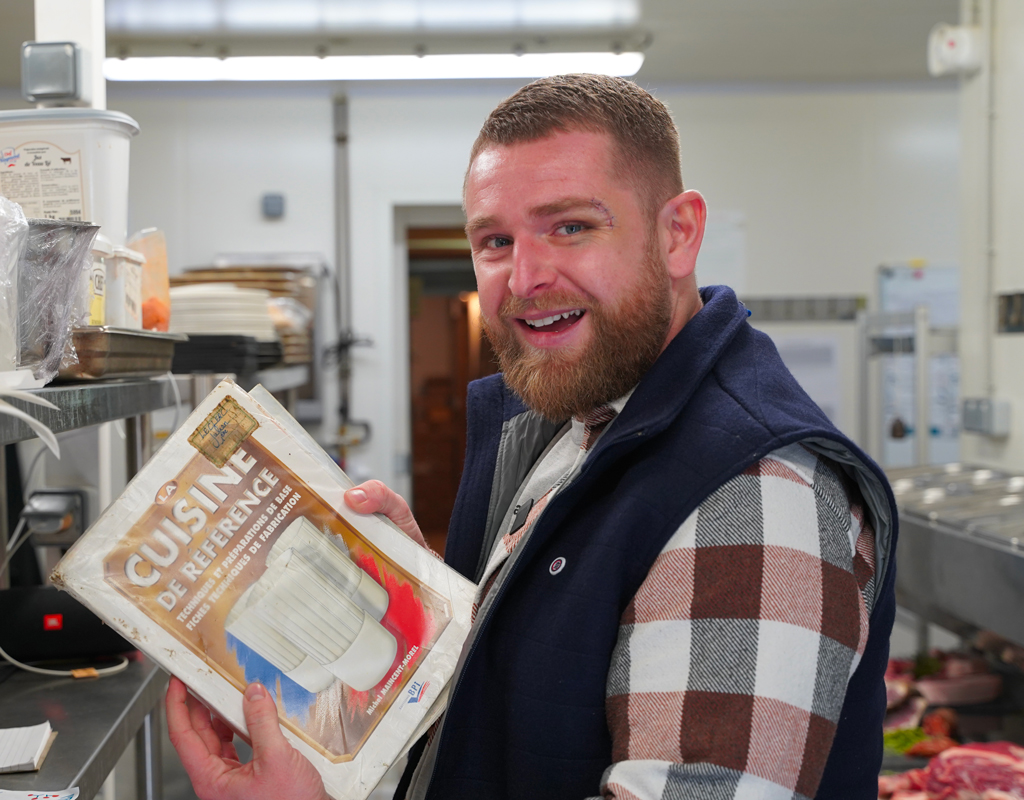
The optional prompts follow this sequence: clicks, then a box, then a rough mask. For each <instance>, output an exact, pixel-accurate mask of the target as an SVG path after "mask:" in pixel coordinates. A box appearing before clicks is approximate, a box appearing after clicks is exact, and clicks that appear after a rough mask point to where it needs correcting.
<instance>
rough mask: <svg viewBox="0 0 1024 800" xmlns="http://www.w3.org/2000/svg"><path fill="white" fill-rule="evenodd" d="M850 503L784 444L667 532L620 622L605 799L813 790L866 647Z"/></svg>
mask: <svg viewBox="0 0 1024 800" xmlns="http://www.w3.org/2000/svg"><path fill="white" fill-rule="evenodd" d="M861 503H862V500H861V497H860V494H859V492H858V491H857V489H856V488H855V487H853V486H852V485H851V484H850V483H848V482H847V481H846V479H845V477H844V476H843V474H842V472H841V470H839V469H838V468H837V467H836V466H835V465H834V464H832V463H831V462H829V461H827V460H825V459H823V458H819V457H817V456H816V455H815V454H813V453H812V452H810V451H809V450H807V449H805V448H803V447H801V446H800V445H791V446H789V447H785V448H782V449H780V450H777V451H775V452H774V453H771V454H770V455H769V456H767V457H766V458H764V459H763V460H761V461H760V462H758V463H757V464H755V465H753V466H752V467H751V468H749V469H747V470H746V471H745V472H744V473H743V474H741V475H739V476H737V477H736V478H734V479H732V480H731V481H729V482H727V483H726V484H724V485H723V486H722V487H720V488H719V489H718V490H717V491H716V492H715V493H713V494H712V495H711V496H709V497H708V498H707V499H706V500H705V501H704V502H703V503H702V504H701V505H700V506H699V507H698V509H697V510H696V511H695V512H694V513H693V514H692V515H690V517H689V518H688V519H687V520H686V521H685V522H684V523H683V524H682V526H681V527H680V528H679V530H678V531H677V532H676V533H675V535H673V537H672V538H671V539H670V540H669V542H668V543H667V544H666V545H665V547H664V549H663V550H662V552H661V553H660V555H659V556H658V558H657V559H656V560H655V562H654V564H653V566H652V567H651V570H650V572H649V573H648V576H647V578H646V580H645V581H644V583H643V584H642V585H641V587H640V589H639V591H638V592H637V593H636V595H635V596H634V598H633V601H632V603H631V604H630V606H629V607H628V608H627V610H626V612H625V614H624V615H623V617H622V620H621V628H620V633H619V639H618V644H617V646H616V648H615V652H614V654H613V656H612V661H611V666H610V670H609V674H608V688H607V693H608V694H607V696H608V701H607V715H608V725H609V729H610V731H611V735H612V743H613V744H612V746H613V759H614V763H612V764H611V766H609V768H608V769H607V770H606V771H605V774H604V776H603V781H602V786H601V792H602V794H603V796H604V797H605V798H619V800H627V799H628V800H633V799H634V798H643V799H644V800H646V799H647V798H664V799H665V800H668V799H669V798H680V799H681V798H699V800H718V799H719V798H723V799H724V798H732V799H734V800H745V799H747V798H758V800H775V798H794V797H797V798H800V797H808V798H809V797H813V796H814V794H815V792H816V790H817V786H818V783H819V781H820V779H821V775H822V772H823V770H824V768H825V762H826V759H827V758H828V753H829V749H830V747H831V744H832V738H833V735H834V733H835V729H836V723H837V721H838V718H839V713H840V710H841V709H842V706H843V699H844V697H845V693H846V686H847V683H848V681H849V678H850V676H851V675H852V674H853V671H854V670H855V669H856V668H857V665H858V663H859V660H860V657H861V655H862V654H863V652H864V647H865V644H866V642H867V637H868V617H869V614H870V611H871V608H870V603H871V601H870V598H871V597H872V596H873V583H874V573H875V569H874V561H875V555H874V538H875V537H874V532H873V531H872V529H871V527H870V525H868V524H867V523H866V522H865V519H864V513H863V508H862V505H861Z"/></svg>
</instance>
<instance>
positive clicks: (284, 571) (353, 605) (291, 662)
mask: <svg viewBox="0 0 1024 800" xmlns="http://www.w3.org/2000/svg"><path fill="white" fill-rule="evenodd" d="M333 538H335V537H331V539H333ZM387 605H388V596H387V592H386V591H384V589H383V588H382V587H381V586H380V585H379V584H377V583H376V581H374V580H373V579H372V578H370V576H369V575H367V574H366V573H365V572H363V570H361V569H360V568H359V567H357V566H356V565H355V564H354V563H353V562H352V560H351V559H350V558H349V557H348V555H347V554H346V553H345V552H344V551H342V549H341V548H340V547H337V546H335V545H334V544H331V543H330V540H329V539H328V537H326V536H324V535H323V534H321V533H320V532H319V531H318V530H317V529H316V528H315V527H314V526H313V525H312V524H310V523H309V522H308V521H307V520H306V519H305V518H300V519H299V520H297V521H296V522H294V523H292V524H291V525H290V526H289V527H288V529H287V530H285V532H284V533H283V534H282V535H281V537H280V538H279V539H278V541H277V542H276V543H275V545H274V547H273V548H272V549H271V551H270V553H269V555H268V556H267V569H266V571H265V572H264V573H263V575H262V576H260V578H259V580H257V581H256V582H255V583H254V584H253V585H252V586H251V587H250V588H249V589H248V590H247V591H246V592H245V593H244V594H243V595H242V596H241V597H240V598H239V599H238V601H237V602H236V603H235V606H234V607H233V608H232V610H231V612H230V613H229V615H228V620H227V625H226V626H225V629H226V630H227V631H228V632H229V633H231V634H232V635H233V636H236V637H237V638H238V639H239V640H240V641H242V642H243V643H244V644H246V645H247V646H248V647H250V648H251V649H252V650H254V651H256V652H257V653H259V654H260V655H261V656H263V658H265V659H266V660H267V661H269V662H270V663H271V664H273V665H274V666H276V667H277V668H278V669H280V670H281V671H282V672H284V674H285V675H287V676H288V677H290V678H292V679H293V680H295V681H296V683H298V684H299V685H300V686H302V687H303V688H305V689H307V690H308V691H314V692H315V691H322V690H323V689H324V688H326V687H327V686H329V685H330V683H331V682H332V681H327V682H326V684H325V680H326V676H325V675H324V673H327V674H329V675H331V676H333V677H336V678H338V679H339V680H341V681H343V682H344V683H346V684H347V685H348V686H350V687H351V688H352V689H355V690H356V691H360V692H365V691H368V690H370V689H372V688H373V687H374V686H376V685H377V684H378V683H379V682H380V681H381V680H382V679H383V678H384V676H385V675H387V672H388V670H389V669H390V668H391V664H392V663H393V662H394V659H395V654H396V653H397V652H398V642H397V641H396V640H395V637H394V636H392V635H391V633H389V632H388V631H387V630H386V629H385V628H384V627H383V626H382V625H381V624H380V622H379V621H378V620H379V619H380V618H381V617H383V616H384V612H385V611H386V610H387ZM299 656H302V658H301V659H300V658H298V657H299ZM306 657H308V658H310V659H312V661H313V662H315V663H314V664H308V663H306V660H305V659H306ZM318 668H319V669H318ZM293 676H294V677H293ZM316 687H320V688H316Z"/></svg>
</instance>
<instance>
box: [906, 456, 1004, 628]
mask: <svg viewBox="0 0 1024 800" xmlns="http://www.w3.org/2000/svg"><path fill="white" fill-rule="evenodd" d="M890 479H891V480H892V485H893V491H894V492H895V494H896V502H897V505H898V507H899V512H900V536H899V546H898V550H897V556H896V558H897V561H896V565H897V569H896V600H897V602H898V603H899V604H900V605H901V606H903V607H904V608H906V609H908V610H910V611H913V612H915V613H916V614H919V615H920V616H922V617H924V618H925V619H928V620H930V621H931V622H934V623H936V624H938V625H941V626H943V627H944V628H947V629H949V630H952V631H954V632H957V633H961V634H965V633H968V634H969V632H970V630H971V629H984V630H989V631H993V632H994V633H997V634H999V635H1000V636H1003V637H1005V638H1006V639H1009V640H1010V641H1012V642H1014V643H1016V644H1018V645H1024V613H1021V609H1024V476H1020V475H1016V474H1011V473H1004V472H999V471H997V470H990V469H985V468H980V467H970V466H963V465H954V464H951V465H945V466H939V467H928V468H915V469H909V470H893V471H892V472H890Z"/></svg>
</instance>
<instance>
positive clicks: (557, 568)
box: [548, 556, 565, 575]
mask: <svg viewBox="0 0 1024 800" xmlns="http://www.w3.org/2000/svg"><path fill="white" fill-rule="evenodd" d="M563 569H565V559H564V558H562V557H561V556H559V557H558V558H556V559H555V560H554V561H552V562H551V566H550V567H548V572H550V573H551V574H552V575H557V574H558V573H559V572H561V571H562V570H563Z"/></svg>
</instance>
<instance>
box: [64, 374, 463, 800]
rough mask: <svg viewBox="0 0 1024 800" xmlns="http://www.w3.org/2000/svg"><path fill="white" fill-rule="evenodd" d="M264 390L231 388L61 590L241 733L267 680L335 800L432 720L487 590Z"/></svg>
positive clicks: (140, 485)
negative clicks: (360, 496)
mask: <svg viewBox="0 0 1024 800" xmlns="http://www.w3.org/2000/svg"><path fill="white" fill-rule="evenodd" d="M351 486H352V482H351V480H349V478H348V476H346V475H345V474H344V473H343V472H342V471H341V470H340V469H339V468H338V466H337V465H336V464H335V463H334V462H333V461H332V460H331V459H330V458H329V457H328V456H327V455H326V454H325V453H324V452H323V451H322V450H321V449H320V448H319V446H318V445H317V444H316V442H315V441H314V440H313V439H312V438H311V437H310V436H309V434H307V433H306V432H305V431H304V430H303V429H302V428H301V426H299V425H298V423H296V422H295V420H294V419H292V418H291V417H290V416H289V415H288V413H287V412H286V411H285V410H284V408H283V407H282V406H281V405H280V404H279V403H277V401H276V400H274V398H273V397H272V396H271V395H270V394H269V393H268V392H266V391H264V390H263V389H261V388H260V387H257V388H256V389H255V390H253V392H252V394H247V393H246V392H244V391H242V390H241V389H240V388H238V386H236V385H235V384H233V383H231V382H228V381H225V382H223V383H221V384H220V385H219V386H218V387H217V388H216V389H215V390H214V391H213V392H212V393H211V394H210V395H209V397H207V398H206V399H205V400H203V402H202V403H200V404H199V407H198V408H197V409H196V410H195V411H194V412H193V413H192V415H191V416H190V417H189V418H188V420H187V421H186V422H185V424H184V425H182V426H181V427H180V428H179V429H178V431H177V432H175V433H174V434H173V435H172V436H171V437H170V438H169V439H168V441H167V442H166V443H165V444H164V446H163V447H162V448H161V449H160V451H159V453H158V454H157V455H156V456H155V457H154V458H153V459H151V461H150V462H149V463H148V464H147V465H146V466H145V467H144V468H143V469H142V471H141V472H140V473H139V474H138V475H137V476H136V477H135V478H134V479H133V480H132V482H131V483H130V484H129V485H128V488H127V489H126V490H125V492H124V494H123V495H122V496H121V497H120V498H119V499H118V500H117V502H115V503H114V504H113V505H111V506H110V508H108V509H107V510H106V512H104V513H103V515H102V516H101V517H100V518H99V519H98V520H97V521H96V523H95V524H94V525H93V526H92V527H91V528H90V529H89V530H88V531H87V532H86V534H85V535H84V536H83V537H82V538H81V539H80V540H79V541H78V542H77V543H76V544H75V545H74V547H72V548H71V550H70V551H69V552H68V554H67V555H66V556H65V557H64V559H63V560H62V561H61V562H60V564H58V565H57V568H56V570H54V573H53V576H52V579H53V582H54V583H55V584H56V585H58V586H60V587H62V588H64V589H66V590H67V591H69V592H70V593H71V594H73V595H74V596H75V597H76V598H78V600H80V601H81V602H82V603H84V604H85V605H87V606H88V607H89V608H91V609H92V610H93V611H94V612H96V614H98V615H99V616H100V617H101V618H102V619H103V620H105V621H106V622H107V623H108V624H109V625H112V626H113V627H114V628H115V629H117V630H118V631H120V632H121V633H122V634H123V635H124V636H125V637H126V638H128V639H129V640H131V641H132V642H134V643H135V644H136V645H137V646H138V648H139V649H140V650H142V651H143V652H144V653H146V654H147V655H148V656H149V657H150V658H152V659H153V660H155V661H156V662H158V663H159V664H160V665H161V666H162V667H164V669H166V670H167V671H168V672H171V673H173V674H174V675H177V676H178V677H179V678H181V679H182V680H183V681H184V682H185V683H186V684H187V685H188V687H189V689H190V690H191V691H192V692H193V693H194V694H195V695H196V696H198V697H199V698H201V699H202V700H203V701H204V702H205V703H207V705H209V706H210V707H211V708H214V709H216V711H217V712H218V713H219V714H220V715H221V716H222V717H223V718H224V719H225V720H227V722H228V723H229V724H231V725H232V726H234V727H235V728H236V729H237V730H238V731H240V732H241V733H243V734H245V732H246V729H245V721H244V718H243V716H242V692H243V691H244V690H245V687H246V685H247V684H248V683H250V682H252V681H255V680H259V681H261V682H262V683H263V684H264V685H265V686H267V688H268V689H269V690H270V692H271V693H272V694H273V695H274V696H275V699H276V700H277V704H278V708H279V711H280V718H281V724H282V727H283V730H284V732H285V735H286V736H287V737H288V738H289V740H290V741H291V742H292V744H294V745H295V747H297V748H298V749H299V751H300V752H302V753H303V754H304V755H305V756H306V757H307V758H309V759H310V761H312V762H313V764H314V765H316V767H317V769H318V770H319V771H320V774H321V775H322V776H323V780H324V784H325V786H326V787H327V791H328V792H329V793H330V794H331V795H332V796H333V797H336V798H363V797H365V796H366V795H368V794H369V793H370V792H371V791H372V790H373V788H374V786H376V784H377V782H378V781H379V780H380V778H381V777H382V776H383V774H384V773H385V772H386V771H387V769H388V767H390V765H391V764H393V763H394V762H395V761H396V760H397V759H398V758H399V757H400V756H401V755H402V754H403V753H404V752H405V751H406V750H407V749H408V748H409V747H410V746H411V745H412V744H413V742H414V741H415V738H414V737H415V736H416V735H417V734H418V733H420V732H422V731H423V730H424V729H425V728H426V727H427V726H428V725H429V724H430V722H431V721H432V720H433V719H434V718H436V717H437V716H438V715H439V714H440V712H441V710H442V709H443V705H444V698H445V696H446V694H447V693H446V692H444V691H443V690H444V689H445V687H446V684H447V682H448V680H449V679H450V678H451V676H452V674H453V673H454V671H455V665H456V662H457V661H458V657H459V653H460V652H461V649H462V644H463V642H464V640H465V638H466V635H467V633H468V631H469V625H470V609H471V604H472V601H473V595H474V591H475V588H476V587H475V586H474V585H473V584H472V583H471V582H470V581H467V580H466V579H465V578H463V577H462V576H461V575H459V574H458V573H457V572H455V571H453V570H452V569H450V568H449V567H447V566H446V565H445V564H444V563H443V562H441V561H440V560H439V559H438V558H436V557H435V556H434V555H433V554H432V553H430V552H428V551H426V550H424V549H423V548H421V547H419V546H418V545H416V544H415V543H414V542H412V540H410V539H409V538H407V537H406V536H405V535H404V534H403V533H401V532H400V531H399V530H398V529H397V528H395V527H394V526H393V525H392V524H391V523H390V522H389V521H388V520H386V519H384V518H383V517H381V516H379V515H361V514H357V513H355V512H353V511H352V510H351V509H349V508H348V506H347V505H345V503H344V500H343V494H344V491H345V490H346V489H348V488H349V487H351Z"/></svg>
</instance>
